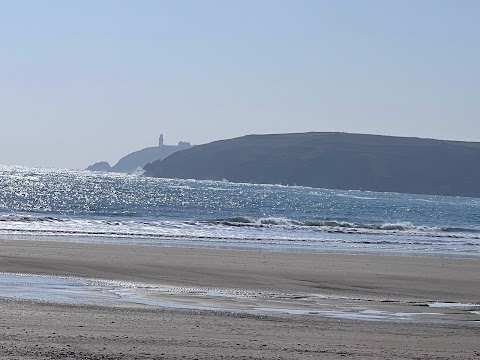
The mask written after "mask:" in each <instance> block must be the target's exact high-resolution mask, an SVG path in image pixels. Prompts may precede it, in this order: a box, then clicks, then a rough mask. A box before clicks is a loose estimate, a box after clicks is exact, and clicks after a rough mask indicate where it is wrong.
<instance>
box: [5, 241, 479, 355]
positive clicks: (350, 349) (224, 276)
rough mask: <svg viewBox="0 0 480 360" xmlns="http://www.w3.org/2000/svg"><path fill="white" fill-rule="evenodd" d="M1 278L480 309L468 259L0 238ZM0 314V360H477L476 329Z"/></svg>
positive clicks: (180, 314) (180, 315) (150, 311)
mask: <svg viewBox="0 0 480 360" xmlns="http://www.w3.org/2000/svg"><path fill="white" fill-rule="evenodd" d="M0 272H13V273H34V274H49V275H62V276H65V275H66V276H78V277H91V278H102V279H111V280H125V281H135V282H144V283H152V284H169V285H176V286H188V287H197V288H226V289H246V290H251V291H257V292H282V293H292V294H296V293H302V294H303V293H316V294H324V295H330V296H338V297H349V298H355V299H362V300H364V301H376V302H387V303H388V304H390V306H391V307H393V308H394V307H395V306H396V305H395V303H396V302H403V303H408V302H414V303H422V302H431V301H442V302H448V301H452V302H466V303H479V302H480V276H479V274H480V261H479V260H476V259H453V258H429V257H403V256H381V255H375V256H374V255H341V254H299V253H279V252H276V253H273V252H256V251H232V250H212V249H187V248H174V247H148V246H124V245H105V244H83V243H67V242H43V241H14V240H3V241H2V242H1V243H0ZM391 301H393V303H390V302H391ZM0 309H1V310H2V311H1V313H0V329H1V333H0V334H1V335H0V357H1V358H6V359H19V358H24V359H36V358H89V359H118V358H125V359H129V358H138V359H143V358H159V359H160V358H165V359H175V358H179V359H180V358H187V359H190V358H191V359H195V358H198V359H202V358H204V359H210V358H227V359H228V358H233V359H235V358H238V359H241V358H247V359H248V358H254V359H279V358H280V359H303V358H305V359H307V358H308V359H311V358H327V359H328V358H341V357H344V358H345V357H364V358H373V359H375V358H377V359H412V358H417V359H431V358H439V359H447V358H462V359H472V358H480V345H479V342H478V338H479V336H480V327H479V326H478V325H476V324H475V323H472V322H468V323H461V322H455V323H420V322H411V321H406V322H405V321H403V322H389V321H361V320H348V319H336V318H326V317H322V316H311V315H287V314H281V313H279V314H272V313H266V314H259V313H255V314H249V313H240V314H238V313H231V312H218V311H205V310H188V309H170V308H149V307H147V306H138V307H135V308H133V307H107V306H90V305H89V306H86V305H60V304H49V303H42V302H38V301H24V300H10V299H3V300H0ZM479 319H480V316H479Z"/></svg>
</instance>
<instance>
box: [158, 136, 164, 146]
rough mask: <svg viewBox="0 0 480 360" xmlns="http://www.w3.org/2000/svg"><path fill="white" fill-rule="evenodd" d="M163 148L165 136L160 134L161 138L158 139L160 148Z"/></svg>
mask: <svg viewBox="0 0 480 360" xmlns="http://www.w3.org/2000/svg"><path fill="white" fill-rule="evenodd" d="M162 146H163V134H160V137H159V138H158V147H162Z"/></svg>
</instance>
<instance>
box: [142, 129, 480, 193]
mask: <svg viewBox="0 0 480 360" xmlns="http://www.w3.org/2000/svg"><path fill="white" fill-rule="evenodd" d="M479 163H480V143H466V142H453V141H442V140H431V139H419V138H401V137H391V136H377V135H361V134H347V133H304V134H279V135H249V136H244V137H240V138H236V139H231V140H222V141H216V142H213V143H210V144H205V145H199V146H195V147H194V148H191V149H188V150H185V151H182V152H179V153H175V154H172V155H171V156H169V157H167V158H166V159H164V160H163V161H155V162H153V163H151V164H147V165H146V166H145V168H144V169H145V170H146V173H145V174H146V175H147V176H153V177H167V178H192V179H209V180H223V179H225V180H228V181H232V182H250V183H270V184H284V185H302V186H311V187H322V188H331V189H361V190H370V191H393V192H406V193H420V194H441V195H459V196H474V197H480V167H479V166H478V165H479Z"/></svg>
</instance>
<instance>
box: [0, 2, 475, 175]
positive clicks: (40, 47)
mask: <svg viewBox="0 0 480 360" xmlns="http://www.w3.org/2000/svg"><path fill="white" fill-rule="evenodd" d="M479 16H480V1H478V0H472V1H461V0H450V1H442V0H431V1H427V0H424V1H421V0H401V1H400V0H397V1H393V0H392V1H387V0H378V1H374V0H371V1H369V0H351V1H339V0H331V1H322V0H316V1H309V0H302V1H294V0H291V1H281V0H271V1H267V0H252V1H245V0H242V1H226V0H221V1H220V0H219V1H209V0H202V1H193V0H192V1H175V0H171V1H161V0H152V1H146V0H138V1H131V0H130V1H119V0H112V1H106V0H90V1H89V0H81V1H66V0H58V1H52V0H42V1H36V0H31V1H27V0H14V1H12V0H8V1H7V0H5V1H3V0H0V52H1V53H0V121H1V132H0V133H1V139H0V163H3V164H20V165H36V166H53V167H68V168H84V167H86V166H87V165H89V164H91V163H94V162H96V161H100V160H107V161H109V162H110V163H111V164H112V165H113V164H114V163H115V162H116V161H117V160H118V159H119V158H120V157H121V156H123V155H125V154H127V153H129V152H131V151H133V150H138V149H141V148H144V147H147V146H153V145H156V143H157V138H158V135H159V134H160V133H161V132H163V133H164V134H165V142H166V143H167V144H174V143H177V142H178V141H180V140H188V141H190V142H191V143H195V144H200V143H205V142H210V141H213V140H217V139H222V138H231V137H236V136H241V135H245V134H251V133H280V132H304V131H347V132H358V133H374V134H389V135H403V136H419V137H432V138H448V139H458V140H473V141H480V119H479V116H478V115H479V113H480V70H479V66H480V41H479V38H480V21H479Z"/></svg>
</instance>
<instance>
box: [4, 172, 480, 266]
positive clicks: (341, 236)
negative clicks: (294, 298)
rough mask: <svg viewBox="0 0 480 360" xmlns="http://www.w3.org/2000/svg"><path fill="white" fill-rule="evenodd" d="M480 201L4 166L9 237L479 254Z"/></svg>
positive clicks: (7, 236) (476, 255)
mask: <svg viewBox="0 0 480 360" xmlns="http://www.w3.org/2000/svg"><path fill="white" fill-rule="evenodd" d="M479 220H480V199H476V198H462V197H446V196H431V195H412V194H397V193H375V192H365V191H360V190H353V191H342V190H328V189H314V188H306V187H297V186H279V185H257V184H235V183H229V182H218V181H197V180H178V179H153V178H147V177H143V176H136V175H124V174H114V173H99V172H90V171H74V170H59V169H37V168H26V167H14V166H0V238H3V239H6V238H8V239H24V238H28V239H34V240H35V239H42V240H43V239H54V240H57V241H88V242H110V243H122V244H125V243H128V244H149V245H170V246H195V247H225V248H242V249H259V250H274V251H308V252H314V251H340V252H380V253H398V254H409V255H416V254H417V255H434V256H437V255H438V256H468V257H479V256H480V222H479Z"/></svg>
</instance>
